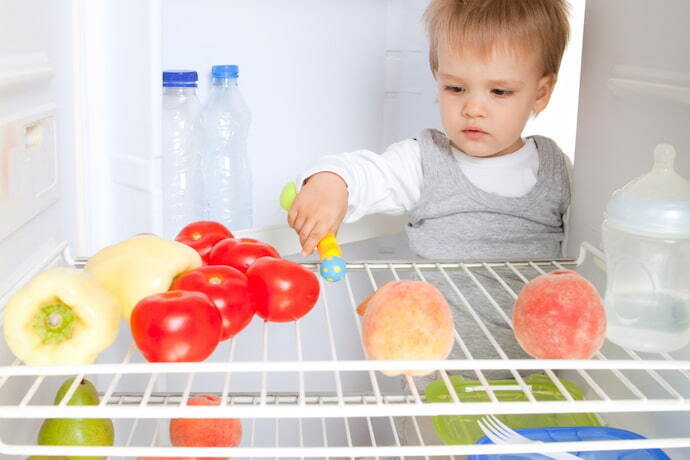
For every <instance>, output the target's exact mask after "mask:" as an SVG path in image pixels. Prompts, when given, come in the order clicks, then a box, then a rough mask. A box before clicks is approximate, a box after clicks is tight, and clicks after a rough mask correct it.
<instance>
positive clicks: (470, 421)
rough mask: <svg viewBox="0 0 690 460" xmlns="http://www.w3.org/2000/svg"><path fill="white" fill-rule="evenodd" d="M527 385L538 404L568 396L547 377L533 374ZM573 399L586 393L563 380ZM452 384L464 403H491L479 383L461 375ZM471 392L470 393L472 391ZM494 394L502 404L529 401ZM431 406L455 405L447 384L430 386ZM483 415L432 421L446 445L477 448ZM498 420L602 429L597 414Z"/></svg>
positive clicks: (515, 393)
mask: <svg viewBox="0 0 690 460" xmlns="http://www.w3.org/2000/svg"><path fill="white" fill-rule="evenodd" d="M524 380H525V383H526V384H527V385H529V386H531V388H532V395H534V398H535V399H536V400H537V401H565V399H566V398H565V396H563V395H562V394H561V392H560V391H558V388H556V385H554V384H553V382H552V381H551V379H550V378H549V377H547V376H546V375H543V374H532V375H530V376H528V377H526V378H525V379H524ZM560 380H561V382H562V383H563V386H564V387H565V388H566V389H567V390H568V392H570V395H571V396H572V397H573V398H574V399H577V400H582V399H584V398H583V394H584V392H583V391H582V388H580V387H579V386H577V385H575V384H574V383H572V382H569V381H567V380H565V379H560ZM450 381H451V383H452V384H453V387H454V388H455V391H456V392H457V394H458V399H459V400H460V401H461V402H489V401H490V399H489V395H488V394H487V393H486V391H481V390H479V391H477V390H476V389H474V388H472V387H477V386H481V383H480V382H478V381H476V380H471V379H466V378H464V377H462V376H460V375H452V376H450ZM489 384H490V385H491V386H492V387H494V386H500V385H511V386H514V385H517V384H518V383H517V382H516V381H515V380H489ZM468 388H469V390H468ZM493 390H494V394H495V395H496V398H498V400H499V401H528V399H527V396H525V393H524V392H523V391H522V390H515V389H510V390H505V391H502V390H496V389H495V388H494V389H493ZM424 395H425V396H426V400H427V402H431V403H435V402H445V403H448V402H452V399H451V397H450V395H449V394H448V389H447V388H446V385H445V384H444V383H443V380H440V379H439V380H436V381H434V382H432V383H430V384H429V385H428V386H427V387H426V389H425V390H424ZM481 417H482V415H437V416H434V417H432V418H433V421H434V428H436V432H437V433H438V436H439V437H440V438H441V440H442V441H443V442H445V443H446V444H474V443H476V442H477V441H478V440H479V439H481V438H482V437H483V436H484V433H482V430H481V429H480V428H479V425H477V420H478V419H479V418H481ZM497 417H498V418H499V419H500V420H501V421H502V422H503V423H505V424H506V425H508V426H509V427H511V428H543V427H563V426H601V423H600V422H599V419H598V418H597V416H596V415H594V414H587V413H585V414H508V415H497Z"/></svg>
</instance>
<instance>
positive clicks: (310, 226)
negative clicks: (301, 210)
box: [298, 219, 317, 248]
mask: <svg viewBox="0 0 690 460" xmlns="http://www.w3.org/2000/svg"><path fill="white" fill-rule="evenodd" d="M316 223H317V221H316V220H315V219H311V220H309V221H307V222H305V224H304V225H302V227H301V228H300V229H299V232H298V234H299V242H300V244H301V245H302V248H304V245H305V243H306V242H307V240H308V239H309V236H310V235H311V234H312V232H313V231H314V228H315V227H316Z"/></svg>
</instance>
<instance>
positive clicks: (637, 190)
mask: <svg viewBox="0 0 690 460" xmlns="http://www.w3.org/2000/svg"><path fill="white" fill-rule="evenodd" d="M674 158H675V150H674V149H673V147H672V146H671V145H668V144H660V145H658V146H657V147H656V150H655V151H654V167H653V168H652V170H651V171H650V172H649V173H647V174H645V175H643V176H640V177H638V178H636V179H634V180H632V181H631V182H629V183H628V184H627V185H626V186H625V187H623V188H622V189H620V190H617V191H616V192H614V193H613V195H612V196H611V200H610V201H609V203H608V205H607V207H606V214H605V220H604V224H603V232H602V235H603V241H604V249H605V251H606V271H607V284H606V296H605V305H606V315H607V321H608V327H607V334H606V335H607V338H608V339H609V340H611V341H612V342H614V343H617V344H618V345H621V346H623V347H626V348H629V349H632V350H637V351H642V352H670V351H674V350H678V349H680V348H682V347H683V346H685V345H686V344H687V343H688V342H690V182H689V181H687V180H686V179H684V178H683V177H681V176H680V175H678V174H677V173H676V172H675V171H674V169H673V161H674Z"/></svg>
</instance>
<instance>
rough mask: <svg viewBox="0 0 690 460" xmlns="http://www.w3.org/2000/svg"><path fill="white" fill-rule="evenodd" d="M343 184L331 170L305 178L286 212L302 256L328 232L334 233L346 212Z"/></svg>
mask: <svg viewBox="0 0 690 460" xmlns="http://www.w3.org/2000/svg"><path fill="white" fill-rule="evenodd" d="M347 196H348V192H347V184H346V183H345V181H344V180H343V179H342V178H341V177H340V176H339V175H338V174H335V173H333V172H329V171H324V172H319V173H316V174H314V175H313V176H311V177H309V178H308V179H307V180H306V181H305V183H304V185H303V186H302V190H300V192H299V193H298V194H297V197H295V201H294V202H293V203H292V207H291V208H290V211H289V212H288V224H289V225H290V226H291V227H292V228H294V229H295V231H296V232H297V234H298V235H299V241H300V244H301V245H302V255H304V256H307V255H309V254H311V253H312V252H314V249H315V248H316V245H317V244H318V242H319V241H321V239H322V238H323V237H324V236H326V234H327V233H328V232H333V233H334V234H336V233H337V232H338V228H340V224H341V223H342V222H343V219H344V218H345V214H346V213H347Z"/></svg>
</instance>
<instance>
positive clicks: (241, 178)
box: [201, 65, 253, 230]
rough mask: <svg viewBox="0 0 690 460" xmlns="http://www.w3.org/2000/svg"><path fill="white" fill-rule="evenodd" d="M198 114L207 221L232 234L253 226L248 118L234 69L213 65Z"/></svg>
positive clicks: (235, 69) (229, 66) (235, 67)
mask: <svg viewBox="0 0 690 460" xmlns="http://www.w3.org/2000/svg"><path fill="white" fill-rule="evenodd" d="M212 76H213V86H212V87H211V91H210V93H209V96H208V100H207V102H206V104H205V105H204V108H203V110H202V113H201V120H202V130H203V132H204V153H203V176H204V186H205V204H206V218H207V219H209V220H215V221H218V222H221V223H223V224H225V225H226V226H227V227H228V228H230V229H231V230H239V229H242V228H249V227H251V226H252V222H253V209H252V172H251V167H250V163H249V157H248V156H247V134H248V132H249V125H250V123H251V114H250V112H249V109H248V108H247V104H246V103H245V102H244V99H243V98H242V95H241V94H240V91H239V87H238V84H237V79H238V76H239V68H238V66H236V65H216V66H213V69H212Z"/></svg>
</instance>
